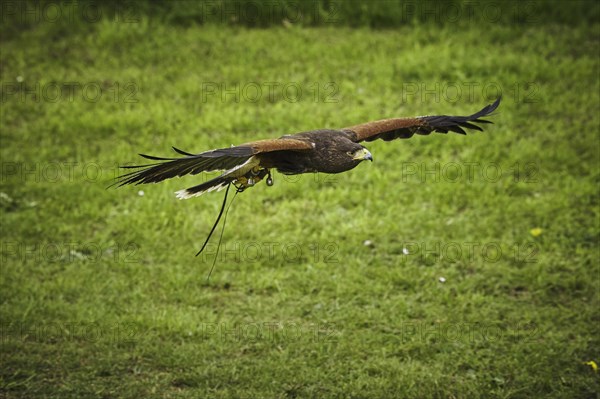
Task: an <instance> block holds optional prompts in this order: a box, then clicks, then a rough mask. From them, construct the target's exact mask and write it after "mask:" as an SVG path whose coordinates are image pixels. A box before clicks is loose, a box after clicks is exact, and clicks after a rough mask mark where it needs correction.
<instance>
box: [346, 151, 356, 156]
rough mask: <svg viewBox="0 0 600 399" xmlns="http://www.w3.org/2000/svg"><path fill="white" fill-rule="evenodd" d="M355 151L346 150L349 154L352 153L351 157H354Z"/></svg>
mask: <svg viewBox="0 0 600 399" xmlns="http://www.w3.org/2000/svg"><path fill="white" fill-rule="evenodd" d="M354 152H355V151H348V152H346V154H348V155H350V156H351V157H353V156H354Z"/></svg>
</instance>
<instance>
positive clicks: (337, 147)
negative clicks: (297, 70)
mask: <svg viewBox="0 0 600 399" xmlns="http://www.w3.org/2000/svg"><path fill="white" fill-rule="evenodd" d="M499 104H500V98H498V99H497V100H496V101H495V102H494V103H493V104H489V105H488V106H486V107H484V108H483V109H482V110H481V111H479V112H476V113H474V114H473V115H470V116H447V115H440V116H418V117H414V118H392V119H383V120H378V121H374V122H368V123H363V124H360V125H356V126H351V127H347V128H344V129H339V130H331V129H319V130H311V131H308V132H301V133H296V134H289V135H284V136H281V137H280V138H278V139H267V140H258V141H253V142H250V143H246V144H241V145H237V146H232V147H230V148H219V149H216V150H211V151H206V152H201V153H199V154H191V153H188V152H185V151H182V150H180V149H177V148H175V147H173V150H175V152H177V153H178V154H180V155H182V157H179V158H161V157H155V156H150V155H144V154H140V155H141V156H142V157H144V158H146V159H149V160H152V161H158V162H156V163H152V164H147V165H138V166H123V168H128V169H135V170H134V171H132V172H130V173H126V174H123V175H121V176H119V177H118V180H117V182H116V184H118V185H119V186H123V185H126V184H147V183H158V182H161V181H163V180H166V179H170V178H172V177H175V176H184V175H188V174H191V175H196V174H198V173H200V172H210V171H223V173H222V174H221V175H220V176H218V177H216V178H214V179H211V180H209V181H206V182H204V183H202V184H198V185H197V186H194V187H190V188H186V189H183V190H180V191H177V193H176V194H177V197H178V198H180V199H185V198H190V197H196V196H199V195H201V194H203V193H205V192H210V191H214V190H217V191H218V190H221V189H223V188H225V187H229V185H230V184H233V185H234V186H235V187H236V188H237V191H238V192H240V191H243V190H245V189H246V188H248V187H252V186H254V185H255V184H256V183H258V182H259V181H261V180H262V179H264V178H265V177H266V178H267V185H269V186H270V185H272V184H273V179H272V177H271V169H276V170H278V171H279V172H281V173H283V174H287V175H295V174H300V173H309V172H321V173H341V172H346V171H348V170H350V169H353V168H355V167H356V166H357V165H358V164H359V163H361V162H362V161H364V160H369V161H372V160H373V157H372V156H371V153H370V152H369V150H367V149H366V148H365V147H364V146H362V145H361V144H360V143H361V142H363V141H374V140H377V139H382V140H384V141H391V140H395V139H399V138H400V139H407V138H410V137H412V136H413V135H415V134H420V135H428V134H430V133H431V132H439V133H448V132H454V133H460V134H466V132H465V130H464V129H474V130H479V131H483V129H482V128H481V127H479V126H477V125H476V124H477V123H479V124H482V123H492V122H490V121H487V120H484V119H481V118H482V117H484V116H487V115H489V114H491V113H492V112H493V111H494V110H495V109H496V108H498V105H499Z"/></svg>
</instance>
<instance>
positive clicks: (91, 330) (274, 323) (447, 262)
mask: <svg viewBox="0 0 600 399" xmlns="http://www.w3.org/2000/svg"><path fill="white" fill-rule="evenodd" d="M554 6H556V7H558V6H560V7H563V10H564V11H565V13H566V12H567V9H568V5H566V3H564V4H559V3H555V4H554ZM597 11H598V7H597V6H593V5H592V4H591V3H590V15H597ZM440 12H441V11H440ZM554 12H555V13H558V14H560V12H558V11H556V10H555V11H554ZM382 13H383V14H385V9H384V10H383V11H382ZM594 13H595V14H594ZM440 17H442V18H443V17H444V15H443V14H440ZM284 22H285V23H283V24H277V25H274V26H270V27H268V28H265V29H250V28H247V27H243V26H236V25H233V26H229V25H218V24H209V25H204V26H200V25H198V24H195V23H190V24H187V23H186V24H178V23H173V22H169V21H166V20H161V19H155V18H148V17H145V16H143V15H141V16H140V18H134V19H133V20H125V21H124V20H123V19H110V18H105V19H101V20H99V21H97V22H94V23H89V24H87V25H86V24H82V23H73V24H71V23H69V22H68V21H67V22H65V21H64V20H59V21H57V22H55V21H50V22H48V21H46V23H40V24H38V25H35V26H28V27H26V28H23V29H21V30H17V31H11V32H12V33H10V34H8V35H6V36H4V39H2V42H1V43H2V47H1V55H2V57H1V63H0V71H1V83H2V104H1V105H2V109H1V123H0V130H1V131H0V137H1V150H0V154H1V157H2V161H1V164H2V180H1V184H0V205H1V212H2V231H1V237H2V248H1V256H2V259H1V264H2V268H1V273H0V299H1V300H0V350H1V367H0V397H5V398H34V397H35V398H43V397H55V398H88V397H89V398H91V397H101V398H116V397H119V398H121V397H122V398H141V397H145V398H196V397H198V398H200V397H206V398H209V397H210V398H239V397H246V398H307V397H315V398H317V397H319V398H321V397H322V398H336V397H352V398H390V397H399V398H597V397H598V394H599V392H600V377H599V376H600V374H599V373H598V372H596V371H595V370H594V369H593V367H592V366H591V365H590V364H586V363H587V362H590V361H594V362H595V363H600V351H599V349H600V340H599V338H598V336H599V335H598V326H599V311H598V309H600V306H599V305H600V303H599V302H600V301H599V295H598V293H599V291H598V290H599V288H600V287H599V284H600V283H599V280H600V269H599V263H598V239H599V232H600V226H599V207H598V199H599V197H598V183H599V162H598V160H599V136H598V133H599V126H600V117H599V112H598V111H599V105H600V99H599V93H600V85H599V80H598V76H599V64H600V62H599V57H598V54H599V51H600V41H599V38H600V36H599V28H600V25H599V24H598V22H596V23H593V22H590V21H584V22H583V23H578V24H568V23H563V22H561V21H560V20H557V22H552V21H543V23H542V21H541V20H539V19H537V20H535V19H534V20H531V21H528V20H525V21H523V20H521V19H520V20H519V23H518V24H517V23H510V21H509V22H503V23H495V22H494V21H487V22H486V21H483V23H475V22H473V23H469V22H468V21H467V22H466V23H465V22H464V21H463V23H461V24H458V25H459V26H457V27H454V26H453V24H450V23H446V24H436V23H433V22H430V23H422V24H421V23H418V24H415V23H410V24H408V23H407V24H399V26H397V27H396V28H393V29H380V30H377V29H370V28H368V27H361V28H357V29H354V28H351V27H348V26H343V24H329V25H328V24H321V25H320V26H316V27H302V26H299V25H298V24H295V23H293V21H292V22H289V21H284ZM480 22H481V21H480ZM498 95H502V96H503V101H502V104H501V106H500V108H499V111H498V112H497V113H496V115H495V116H493V117H491V118H490V119H491V120H493V121H494V123H495V124H494V125H488V126H486V132H485V133H475V134H470V135H468V136H460V135H455V134H448V135H441V134H435V135H432V136H428V137H415V138H412V139H410V140H399V141H395V142H389V143H387V142H383V141H376V142H372V143H368V145H367V147H368V148H369V149H370V150H371V152H372V154H373V157H374V159H375V160H374V162H373V163H368V164H367V163H363V164H361V165H359V166H358V167H357V168H356V169H354V170H352V171H350V172H348V173H345V174H341V175H330V176H328V175H303V176H283V175H281V174H275V176H274V179H275V185H274V186H273V187H267V186H266V185H265V184H260V185H258V186H256V187H254V188H251V189H249V190H247V191H246V192H244V193H242V194H239V195H238V196H237V198H236V200H235V203H234V205H233V206H232V208H231V210H230V212H229V215H228V220H227V228H226V229H225V232H224V235H223V244H222V247H221V252H220V255H219V257H218V259H217V260H218V261H217V264H216V268H215V271H214V272H213V275H212V277H211V279H210V281H207V278H206V277H207V274H208V271H209V269H210V266H211V263H212V259H213V257H214V256H215V253H216V242H217V240H216V238H218V237H214V239H213V242H212V243H211V244H210V245H209V247H208V249H207V251H206V253H205V254H203V255H201V256H199V257H197V258H196V257H194V254H195V253H196V251H197V250H198V249H199V246H200V245H201V244H202V242H203V240H204V238H205V237H206V234H207V233H208V231H209V230H210V228H211V226H212V223H213V221H214V218H215V217H216V215H217V213H218V209H219V206H220V204H221V200H222V193H219V194H215V193H213V194H210V195H206V196H202V197H200V198H195V199H192V200H188V201H180V200H177V199H176V198H175V196H174V194H173V192H174V191H176V190H178V189H181V188H185V187H189V186H192V185H195V184H198V182H199V181H202V179H206V177H201V176H196V177H185V178H181V179H173V180H170V181H167V182H164V183H161V184H159V185H151V186H138V187H129V186H128V187H123V188H119V189H106V187H107V186H108V185H109V184H110V183H111V181H112V179H113V178H114V177H115V175H116V173H117V172H118V171H117V170H116V166H117V165H119V164H128V163H136V162H139V161H140V158H139V157H138V156H137V153H138V152H141V153H148V154H152V155H158V156H169V155H170V154H172V152H171V150H170V147H171V146H173V145H174V146H177V147H179V148H181V149H183V150H186V151H190V152H201V151H204V150H208V149H212V148H217V147H226V146H229V145H231V144H238V143H243V142H247V141H251V140H254V139H259V138H270V137H277V136H279V135H282V134H286V133H293V132H297V131H303V130H310V129H315V128H323V127H329V128H338V127H344V126H350V125H354V124H357V123H361V122H366V121H369V120H375V119H382V118H386V117H393V116H413V115H423V114H457V115H463V114H469V113H472V112H475V111H477V110H479V109H480V108H481V107H483V106H484V105H486V104H488V103H490V102H492V101H493V100H494V99H495V98H496V97H497V96H498Z"/></svg>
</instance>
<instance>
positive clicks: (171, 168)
mask: <svg viewBox="0 0 600 399" xmlns="http://www.w3.org/2000/svg"><path fill="white" fill-rule="evenodd" d="M312 148H313V147H312V145H311V144H310V143H309V142H307V141H303V140H297V139H288V138H281V139H273V140H259V141H254V142H251V143H246V144H242V145H238V146H235V147H230V148H220V149H217V150H212V151H206V152H202V153H200V154H190V153H189V152H185V151H182V150H180V149H177V148H175V147H173V150H175V152H177V153H178V154H181V155H183V157H181V158H162V157H155V156H151V155H144V154H140V155H141V156H142V157H144V158H146V159H150V160H152V161H159V162H157V163H152V164H147V165H135V166H122V168H125V169H136V170H135V171H132V172H129V173H126V174H123V175H121V176H119V177H118V178H117V182H116V183H115V184H118V185H119V187H120V186H123V185H126V184H147V183H158V182H161V181H163V180H165V179H170V178H172V177H176V176H184V175H188V174H191V175H196V174H198V173H200V172H210V171H215V170H225V171H227V172H228V173H226V174H232V173H233V172H236V171H238V170H240V169H242V168H241V167H242V166H243V165H249V164H252V166H257V165H259V162H260V160H259V159H258V157H257V158H256V159H255V161H254V162H249V161H250V159H251V158H252V157H254V156H255V155H258V154H261V153H266V152H272V151H282V150H289V151H304V150H311V149H312ZM229 172H231V173H229Z"/></svg>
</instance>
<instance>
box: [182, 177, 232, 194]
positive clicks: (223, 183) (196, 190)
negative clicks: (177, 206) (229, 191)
mask: <svg viewBox="0 0 600 399" xmlns="http://www.w3.org/2000/svg"><path fill="white" fill-rule="evenodd" d="M231 181H232V178H231V177H226V176H224V175H221V176H218V177H215V178H214V179H212V180H209V181H207V182H204V183H202V184H198V185H197V186H194V187H190V188H185V189H183V190H179V191H176V192H175V194H177V198H179V199H188V198H192V197H198V196H200V195H202V194H204V193H210V192H211V191H221V190H222V189H224V188H226V187H227V186H228V185H229V183H231Z"/></svg>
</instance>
